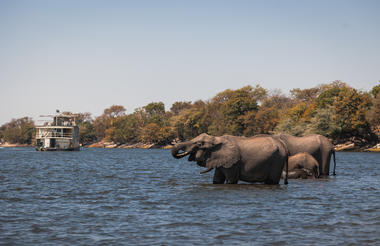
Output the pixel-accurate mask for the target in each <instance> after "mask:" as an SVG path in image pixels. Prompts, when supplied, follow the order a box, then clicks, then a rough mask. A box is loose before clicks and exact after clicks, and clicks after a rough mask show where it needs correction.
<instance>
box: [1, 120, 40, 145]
mask: <svg viewBox="0 0 380 246" xmlns="http://www.w3.org/2000/svg"><path fill="white" fill-rule="evenodd" d="M34 127H35V126H34V122H33V120H32V118H29V117H23V118H19V119H13V120H11V121H10V122H8V123H5V124H4V125H2V126H1V135H2V138H3V139H4V141H6V142H9V143H19V144H31V143H32V140H33V137H34V131H35V130H34V129H35V128H34Z"/></svg>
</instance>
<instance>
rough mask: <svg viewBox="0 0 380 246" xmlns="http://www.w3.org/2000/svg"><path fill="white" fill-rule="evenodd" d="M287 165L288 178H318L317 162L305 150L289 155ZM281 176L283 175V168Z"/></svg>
mask: <svg viewBox="0 0 380 246" xmlns="http://www.w3.org/2000/svg"><path fill="white" fill-rule="evenodd" d="M288 165H289V173H288V178H290V179H307V178H319V165H318V162H317V161H316V160H315V159H314V157H313V156H311V155H310V154H308V153H306V152H303V153H298V154H295V155H292V156H289V164H288ZM282 176H283V177H285V170H284V171H283V173H282Z"/></svg>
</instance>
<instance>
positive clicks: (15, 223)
mask: <svg viewBox="0 0 380 246" xmlns="http://www.w3.org/2000/svg"><path fill="white" fill-rule="evenodd" d="M379 166H380V155H379V154H376V153H337V176H335V177H330V178H326V179H321V180H290V181H289V185H288V186H285V185H283V184H281V185H276V186H269V185H262V184H254V185H251V184H238V185H213V184H210V183H211V182H212V172H210V173H208V174H204V175H200V174H199V170H200V169H199V168H198V167H196V166H194V165H192V164H191V163H189V162H187V161H186V160H175V159H173V158H172V157H171V156H170V151H167V150H126V149H125V150H124V149H123V150H121V149H120V150H118V149H84V150H83V151H80V152H70V153H68V152H54V153H53V152H36V151H34V149H32V148H8V149H7V148H4V149H0V208H1V209H0V244H7V243H13V244H17V245H20V244H21V245H24V244H29V245H40V244H69V245H71V244H74V245H75V244H85V245H97V244H106V245H107V244H143V245H151V244H155V245H157V244H167V245H179V244H181V245H183V244H184V245H194V244H200V245H204V244H211V245H214V244H223V243H224V244H238V245H307V244H312V245H315V244H320V245H350V244H352V245H377V243H378V241H379V240H380V234H379V230H380V171H379V168H378V167H379Z"/></svg>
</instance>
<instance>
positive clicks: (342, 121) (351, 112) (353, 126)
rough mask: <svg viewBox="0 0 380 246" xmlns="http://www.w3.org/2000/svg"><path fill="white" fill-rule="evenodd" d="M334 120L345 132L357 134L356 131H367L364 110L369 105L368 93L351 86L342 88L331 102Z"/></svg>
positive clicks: (367, 108) (366, 109) (365, 110)
mask: <svg viewBox="0 0 380 246" xmlns="http://www.w3.org/2000/svg"><path fill="white" fill-rule="evenodd" d="M333 105H334V110H335V115H336V118H335V122H336V124H337V125H338V126H339V127H340V128H341V129H342V132H343V133H346V134H354V135H355V134H357V132H358V131H367V130H368V126H369V125H368V122H367V121H366V119H365V115H366V112H367V111H368V110H369V108H370V106H371V100H370V97H369V94H368V93H362V92H358V91H357V90H355V89H353V88H344V89H342V90H341V91H340V92H339V94H338V96H337V97H336V98H335V101H334V103H333Z"/></svg>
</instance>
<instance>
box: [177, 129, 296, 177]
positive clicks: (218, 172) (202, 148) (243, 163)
mask: <svg viewBox="0 0 380 246" xmlns="http://www.w3.org/2000/svg"><path fill="white" fill-rule="evenodd" d="M171 154H172V156H173V157H174V158H176V159H180V158H183V157H185V156H187V155H188V156H189V158H188V161H193V162H196V163H197V165H199V166H201V167H205V168H207V170H205V171H202V172H201V173H206V172H209V171H211V170H212V169H215V172H214V177H213V183H214V184H224V183H227V184H237V183H238V181H239V180H241V181H244V182H249V183H255V182H263V183H265V184H279V182H280V178H281V174H282V170H283V167H284V165H285V169H286V170H288V156H289V152H288V150H287V148H286V145H285V143H284V142H282V141H281V140H280V139H275V138H273V137H271V136H263V137H257V138H246V137H236V136H230V135H224V136H221V137H215V136H211V135H208V134H206V133H203V134H201V135H199V136H197V137H195V138H193V139H192V140H190V141H186V142H182V143H178V144H176V145H175V146H174V147H173V148H172V150H171ZM284 184H288V179H287V172H286V175H285V178H284Z"/></svg>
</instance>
